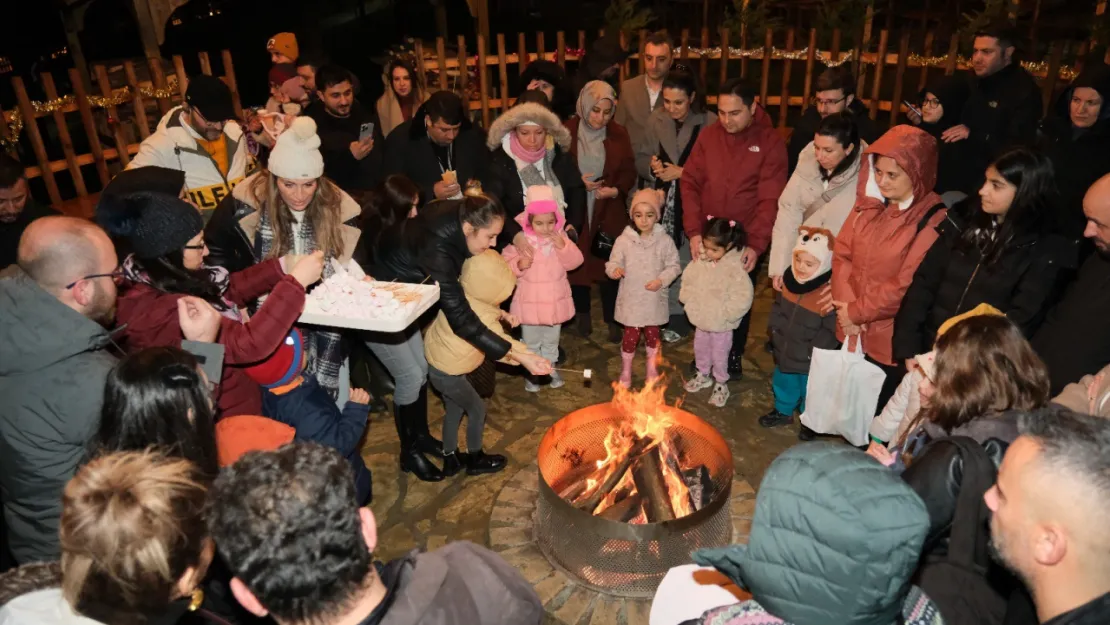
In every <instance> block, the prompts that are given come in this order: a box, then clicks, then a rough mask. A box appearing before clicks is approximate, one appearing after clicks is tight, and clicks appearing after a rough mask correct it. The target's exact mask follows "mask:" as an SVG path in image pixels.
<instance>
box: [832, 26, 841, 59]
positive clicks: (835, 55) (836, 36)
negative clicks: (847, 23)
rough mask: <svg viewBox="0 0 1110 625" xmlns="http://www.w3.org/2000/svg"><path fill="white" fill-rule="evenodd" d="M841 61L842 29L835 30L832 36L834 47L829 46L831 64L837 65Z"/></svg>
mask: <svg viewBox="0 0 1110 625" xmlns="http://www.w3.org/2000/svg"><path fill="white" fill-rule="evenodd" d="M839 61H840V29H839V28H837V29H834V30H833V34H832V45H831V46H829V62H830V63H837V62H839Z"/></svg>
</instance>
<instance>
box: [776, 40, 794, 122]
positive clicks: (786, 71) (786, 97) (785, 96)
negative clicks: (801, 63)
mask: <svg viewBox="0 0 1110 625" xmlns="http://www.w3.org/2000/svg"><path fill="white" fill-rule="evenodd" d="M786 51H787V52H793V51H794V29H793V28H788V29H787V30H786ZM792 65H794V63H793V62H792V61H791V60H790V59H783V60H782V95H781V96H780V97H779V128H785V127H786V116H787V115H788V114H789V113H790V68H791V66H792Z"/></svg>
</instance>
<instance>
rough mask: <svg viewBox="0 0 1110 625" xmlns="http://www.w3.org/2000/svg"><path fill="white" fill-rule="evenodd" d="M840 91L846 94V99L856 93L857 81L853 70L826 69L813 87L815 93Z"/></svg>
mask: <svg viewBox="0 0 1110 625" xmlns="http://www.w3.org/2000/svg"><path fill="white" fill-rule="evenodd" d="M838 89H839V90H840V91H841V92H842V93H843V94H844V97H848V96H850V95H855V93H856V79H855V77H854V76H852V70H850V69H848V68H847V67H844V66H838V67H830V68H828V69H826V70H825V71H823V72H821V73H820V74H819V75H818V76H817V81H816V82H815V83H814V85H813V92H814V93H819V92H821V91H836V90H838Z"/></svg>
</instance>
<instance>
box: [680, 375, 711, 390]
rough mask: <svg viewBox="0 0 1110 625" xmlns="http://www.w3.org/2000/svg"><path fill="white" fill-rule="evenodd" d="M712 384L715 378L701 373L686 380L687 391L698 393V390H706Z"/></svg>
mask: <svg viewBox="0 0 1110 625" xmlns="http://www.w3.org/2000/svg"><path fill="white" fill-rule="evenodd" d="M710 386H713V378H711V377H709V376H707V375H702V374H700V373H699V374H698V375H697V376H696V377H694V378H691V379H689V380H687V381H686V392H687V393H697V392H698V391H702V390H705V389H707V388H709V387H710Z"/></svg>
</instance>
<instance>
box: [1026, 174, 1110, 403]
mask: <svg viewBox="0 0 1110 625" xmlns="http://www.w3.org/2000/svg"><path fill="white" fill-rule="evenodd" d="M1083 212H1084V214H1085V215H1086V217H1087V227H1086V230H1084V232H1083V235H1084V236H1085V237H1087V238H1088V239H1090V240H1091V243H1093V244H1094V246H1095V250H1096V252H1097V253H1095V254H1092V255H1091V256H1090V257H1089V258H1088V259H1087V260H1086V262H1084V263H1083V266H1082V267H1081V268H1080V269H1079V275H1078V276H1076V279H1075V282H1073V283H1072V284H1071V286H1070V287H1069V288H1068V291H1067V293H1065V294H1064V299H1063V300H1061V301H1060V303H1059V304H1057V305H1056V308H1054V309H1053V310H1052V311H1051V312H1049V313H1048V317H1047V318H1046V319H1045V322H1044V325H1042V326H1041V329H1040V330H1038V331H1037V334H1036V335H1034V336H1033V340H1032V344H1033V349H1035V350H1036V351H1037V354H1038V355H1040V357H1041V359H1042V360H1044V363H1045V365H1047V366H1048V374H1049V377H1050V378H1051V380H1052V394H1053V395H1056V394H1058V393H1059V392H1060V391H1061V390H1063V388H1064V387H1065V386H1067V385H1068V384H1070V383H1072V382H1078V381H1079V378H1081V377H1083V376H1085V375H1093V374H1095V373H1097V372H1098V371H1099V370H1101V369H1102V368H1103V367H1105V366H1106V365H1107V364H1108V363H1110V324H1107V323H1106V320H1107V319H1110V175H1106V176H1103V177H1102V178H1100V179H1099V180H1098V182H1096V183H1095V184H1093V185H1092V186H1091V189H1090V191H1088V192H1087V196H1086V197H1085V198H1084V199H1083Z"/></svg>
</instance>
